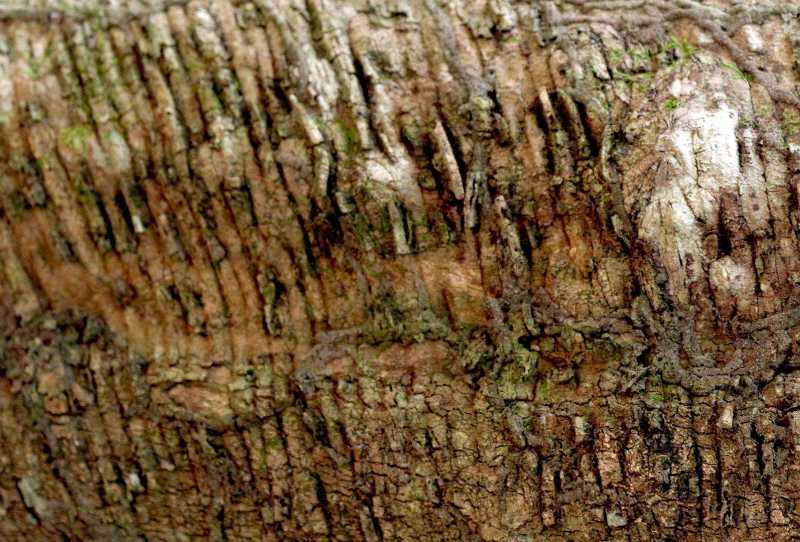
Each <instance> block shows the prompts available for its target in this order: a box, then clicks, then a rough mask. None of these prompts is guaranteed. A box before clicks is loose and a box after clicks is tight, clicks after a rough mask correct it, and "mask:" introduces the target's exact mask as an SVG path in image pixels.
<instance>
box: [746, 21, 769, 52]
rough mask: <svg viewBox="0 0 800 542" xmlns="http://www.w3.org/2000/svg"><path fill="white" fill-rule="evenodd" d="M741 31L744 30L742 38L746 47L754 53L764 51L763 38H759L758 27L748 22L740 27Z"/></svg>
mask: <svg viewBox="0 0 800 542" xmlns="http://www.w3.org/2000/svg"><path fill="white" fill-rule="evenodd" d="M742 32H744V39H745V40H746V41H747V48H748V49H750V50H751V51H753V52H754V53H762V52H764V40H763V39H762V38H761V34H760V33H759V31H758V28H756V27H755V26H753V25H751V24H748V25H745V26H743V27H742Z"/></svg>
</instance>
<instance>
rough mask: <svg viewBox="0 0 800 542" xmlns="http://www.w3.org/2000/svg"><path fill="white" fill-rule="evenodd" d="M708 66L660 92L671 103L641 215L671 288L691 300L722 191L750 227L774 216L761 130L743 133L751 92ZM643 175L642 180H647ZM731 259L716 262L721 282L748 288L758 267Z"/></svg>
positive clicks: (762, 225)
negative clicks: (759, 148)
mask: <svg viewBox="0 0 800 542" xmlns="http://www.w3.org/2000/svg"><path fill="white" fill-rule="evenodd" d="M705 69H706V70H707V72H706V73H702V74H700V73H698V74H697V77H696V78H692V77H682V78H679V79H675V80H674V81H672V82H671V84H670V85H669V87H668V89H669V90H668V92H669V94H668V95H667V96H665V97H664V98H661V99H662V100H667V99H668V100H670V102H669V103H670V104H671V105H670V108H669V109H670V110H669V111H668V112H667V113H666V115H668V118H667V119H666V120H667V123H666V129H665V130H663V131H661V132H660V133H659V134H658V136H657V138H656V140H655V152H656V154H657V156H658V159H657V168H655V170H654V171H655V179H654V181H653V183H652V186H653V188H652V192H651V195H650V197H649V198H648V200H647V202H646V203H645V204H644V207H643V208H642V210H641V214H640V219H639V235H640V237H641V238H643V239H645V240H647V241H649V242H650V243H651V244H652V245H653V246H654V247H655V248H656V249H657V252H658V254H659V255H660V259H661V263H662V265H664V267H665V270H666V271H667V276H668V277H669V290H670V294H671V295H672V296H673V297H674V298H675V299H676V300H677V301H679V302H682V303H686V302H688V301H689V298H688V295H689V293H688V283H689V282H692V281H694V280H698V279H700V277H701V276H703V274H704V272H705V271H704V270H705V269H707V268H708V267H707V266H708V263H709V262H708V258H707V255H706V253H705V248H704V246H705V245H704V239H705V237H706V236H707V235H709V234H712V233H715V232H716V229H717V227H718V225H719V224H718V223H719V220H720V201H721V198H722V196H723V194H728V196H729V197H730V196H731V195H732V196H733V197H737V196H738V197H739V199H740V201H741V204H742V213H743V215H744V218H745V219H746V221H747V225H748V227H749V229H750V230H751V231H755V230H759V229H762V228H765V227H766V226H767V224H768V219H769V206H768V202H767V191H766V183H765V180H764V175H763V168H762V166H761V163H760V160H759V158H758V156H757V153H756V151H755V135H754V134H753V133H752V130H750V132H748V131H747V130H742V131H741V137H737V127H738V125H739V119H740V116H741V115H744V116H747V117H749V116H750V115H751V111H750V110H751V108H752V106H751V105H750V102H749V96H747V94H746V90H745V91H743V90H744V89H743V88H740V87H739V86H738V81H734V80H733V77H732V75H731V74H728V73H726V72H725V71H724V70H723V69H722V68H717V69H714V70H713V71H711V70H708V67H705ZM662 126H663V125H662ZM739 139H741V140H742V147H741V148H742V156H741V157H740V151H739V149H740V145H739ZM740 164H744V167H742V165H740ZM643 181H644V179H640V180H639V181H637V182H640V183H642V184H643V185H646V184H648V183H646V182H643ZM728 260H730V258H728ZM731 265H734V262H733V260H730V262H729V263H724V264H719V265H717V267H716V269H717V272H718V275H719V276H718V287H719V288H720V290H725V291H730V292H734V291H735V292H739V293H742V294H745V293H747V294H748V295H749V294H750V293H751V292H752V289H751V286H752V284H753V280H752V273H750V272H749V270H748V269H745V268H743V267H742V268H741V269H740V268H739V267H737V268H736V269H734V268H732V267H731ZM748 273H749V274H748ZM736 277H740V281H739V282H737V280H736Z"/></svg>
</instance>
